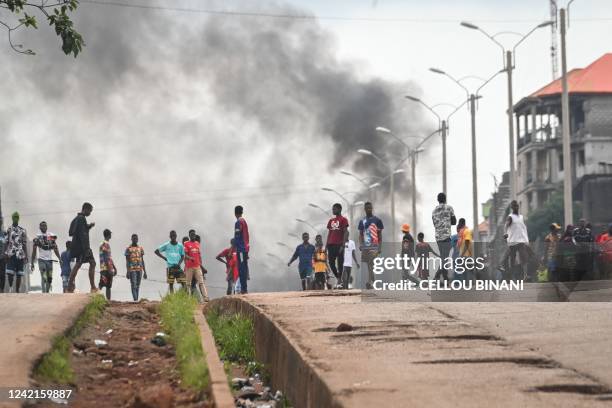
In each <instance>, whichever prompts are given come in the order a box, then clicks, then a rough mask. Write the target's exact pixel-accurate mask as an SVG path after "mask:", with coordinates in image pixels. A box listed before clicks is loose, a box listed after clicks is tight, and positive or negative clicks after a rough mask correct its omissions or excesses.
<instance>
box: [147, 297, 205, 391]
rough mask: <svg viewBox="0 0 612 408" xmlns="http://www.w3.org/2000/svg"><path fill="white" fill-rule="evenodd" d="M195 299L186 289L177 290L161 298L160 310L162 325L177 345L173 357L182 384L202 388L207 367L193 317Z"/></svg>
mask: <svg viewBox="0 0 612 408" xmlns="http://www.w3.org/2000/svg"><path fill="white" fill-rule="evenodd" d="M197 304H198V302H197V301H196V300H195V299H194V298H193V297H191V296H189V295H188V294H187V292H185V291H182V290H180V291H177V292H175V293H173V294H169V295H167V296H165V297H164V298H163V299H162V302H161V305H160V308H159V312H160V315H161V325H162V327H163V329H164V331H165V332H166V334H168V335H169V338H170V342H171V343H172V344H173V345H174V347H175V349H176V360H177V364H178V369H179V372H180V374H181V379H182V384H183V385H184V386H186V387H187V388H190V389H193V390H196V391H201V390H204V389H206V388H208V383H209V377H208V367H207V366H206V361H205V360H204V351H203V350H202V342H201V339H200V331H199V330H198V326H197V325H196V323H195V321H194V320H193V312H194V310H195V308H196V307H197Z"/></svg>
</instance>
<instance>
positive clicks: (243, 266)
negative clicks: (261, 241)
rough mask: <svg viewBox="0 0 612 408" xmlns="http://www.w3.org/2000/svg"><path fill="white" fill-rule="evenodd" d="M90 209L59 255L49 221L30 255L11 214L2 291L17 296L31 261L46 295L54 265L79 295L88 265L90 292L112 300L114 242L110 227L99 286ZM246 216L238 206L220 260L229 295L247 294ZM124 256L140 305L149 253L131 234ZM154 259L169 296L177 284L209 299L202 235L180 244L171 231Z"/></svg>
mask: <svg viewBox="0 0 612 408" xmlns="http://www.w3.org/2000/svg"><path fill="white" fill-rule="evenodd" d="M92 211H93V205H92V204H90V203H87V202H86V203H84V204H83V205H82V208H81V211H80V212H79V213H78V214H77V216H76V217H75V218H74V219H73V220H72V222H71V223H70V227H69V230H68V234H69V236H70V237H71V240H70V241H67V242H66V243H65V250H64V251H63V252H61V253H60V251H59V248H58V242H57V241H58V237H57V235H56V234H54V233H52V232H50V231H49V230H48V226H47V223H46V222H45V221H42V222H41V223H40V224H39V232H38V233H37V234H36V236H35V237H34V239H33V241H32V248H33V249H32V253H31V255H30V254H29V253H28V252H29V251H28V243H29V241H28V236H27V233H26V230H25V228H23V227H22V226H21V225H19V221H20V215H19V213H18V212H15V213H13V214H12V217H11V218H12V224H11V226H10V227H9V228H8V229H7V231H6V232H4V231H3V230H2V229H1V228H0V291H2V292H3V291H4V288H5V285H6V283H8V291H9V292H12V291H14V292H19V291H20V288H21V286H22V279H23V277H24V276H25V270H26V266H27V265H28V262H29V263H30V265H29V266H30V268H31V270H34V268H35V262H36V261H37V263H38V270H39V272H40V279H41V290H42V292H43V293H49V292H51V288H52V282H53V275H54V273H53V269H54V268H53V265H54V263H59V267H60V276H61V280H62V289H63V292H64V293H73V292H74V291H75V281H76V278H77V275H78V273H79V271H80V270H81V268H82V267H83V266H84V265H86V266H87V269H88V277H89V284H90V291H91V293H97V292H99V291H101V290H102V289H104V290H105V294H106V297H107V298H108V299H110V298H111V295H112V293H111V290H112V287H113V280H114V279H115V277H116V276H117V266H116V263H115V261H114V259H113V255H112V250H111V244H110V241H111V239H112V236H113V235H112V232H111V230H110V229H104V231H103V232H102V236H103V240H102V242H101V244H100V245H99V247H98V249H99V257H98V260H99V281H98V283H97V285H96V282H95V272H96V266H97V264H96V260H95V257H94V253H93V249H92V245H91V241H90V231H91V230H92V229H93V228H94V227H95V223H93V222H92V223H89V222H88V221H87V217H89V216H90V215H91V213H92ZM243 212H244V209H243V207H242V206H236V207H235V209H234V215H235V217H236V222H235V224H234V229H233V233H232V236H233V238H232V239H231V241H230V247H229V248H226V249H224V250H223V251H221V253H220V254H219V255H218V256H217V257H216V259H217V260H219V261H220V262H222V263H223V264H224V265H225V266H226V279H227V282H228V285H227V293H228V294H231V293H242V294H245V293H247V292H248V290H247V288H248V280H249V267H248V258H249V248H250V246H249V229H248V224H247V222H246V220H245V219H244V218H243ZM54 255H55V258H56V259H54ZM123 255H124V257H125V262H126V264H125V265H126V274H125V277H126V278H127V279H129V281H130V286H131V292H132V298H133V300H134V301H138V299H139V295H140V285H141V281H142V279H148V276H147V270H146V266H145V261H144V255H145V251H144V249H143V247H142V246H140V245H139V243H138V234H135V233H134V234H132V236H131V242H130V244H129V245H128V246H127V247H126V249H125V251H124V252H123ZM155 255H157V256H158V257H160V258H161V259H163V260H164V262H165V263H166V268H165V269H166V283H167V284H168V290H169V292H174V285H175V284H179V285H180V286H181V289H183V290H185V291H187V292H189V293H192V294H195V295H197V297H198V298H199V299H200V300H201V301H202V302H206V301H208V291H207V289H206V284H205V276H206V273H207V270H206V269H205V268H204V266H203V263H202V249H201V243H200V236H199V235H198V234H197V233H196V231H195V230H194V229H191V230H189V232H188V236H186V237H184V238H183V240H182V242H178V240H177V233H176V231H174V230H173V231H170V234H169V240H168V241H167V242H164V243H163V244H161V245H160V246H159V247H158V248H156V249H155ZM13 286H14V289H13Z"/></svg>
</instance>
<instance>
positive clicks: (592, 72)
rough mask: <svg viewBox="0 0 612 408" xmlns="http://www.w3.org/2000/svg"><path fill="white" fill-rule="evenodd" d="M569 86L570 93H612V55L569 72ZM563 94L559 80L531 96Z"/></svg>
mask: <svg viewBox="0 0 612 408" xmlns="http://www.w3.org/2000/svg"><path fill="white" fill-rule="evenodd" d="M567 84H568V87H569V91H570V93H597V94H602V93H612V53H608V54H604V55H603V56H602V57H601V58H599V59H598V60H596V61H595V62H593V63H592V64H591V65H589V66H588V67H586V68H577V69H573V70H571V71H569V72H568V73H567ZM561 92H562V87H561V79H557V80H555V81H553V82H551V83H550V84H548V85H546V86H545V87H543V88H541V89H539V90H537V91H536V92H534V93H533V94H531V97H535V98H538V97H542V96H552V95H557V94H560V93H561Z"/></svg>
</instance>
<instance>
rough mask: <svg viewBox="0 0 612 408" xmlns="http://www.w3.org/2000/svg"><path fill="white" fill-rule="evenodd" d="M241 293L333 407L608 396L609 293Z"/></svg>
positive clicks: (591, 403)
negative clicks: (471, 297)
mask: <svg viewBox="0 0 612 408" xmlns="http://www.w3.org/2000/svg"><path fill="white" fill-rule="evenodd" d="M241 299H242V300H243V301H246V302H249V303H250V304H252V305H254V306H255V307H256V308H258V309H259V310H260V311H262V312H263V313H264V314H265V315H266V316H268V317H269V318H271V320H273V321H274V322H275V324H276V325H277V326H278V327H279V328H280V329H281V330H282V331H283V332H284V334H285V336H286V337H287V339H288V342H287V343H288V344H290V346H289V347H294V348H296V349H297V350H298V351H299V353H300V355H301V356H302V357H303V359H304V360H306V362H307V364H309V366H311V367H313V368H314V370H315V372H316V376H318V377H319V378H320V380H322V381H323V382H324V383H325V384H326V386H327V387H328V388H329V389H330V390H331V394H332V396H333V403H334V404H337V405H339V406H345V407H358V406H359V407H372V406H390V407H425V406H428V407H583V406H584V407H587V406H588V407H598V406H610V405H612V390H611V389H612V375H611V373H610V371H611V370H610V369H609V366H610V364H609V362H610V355H611V353H610V351H611V349H610V347H611V346H610V345H611V344H612V343H611V341H612V324H611V322H610V316H612V306H611V305H610V304H609V303H607V304H605V303H598V304H588V303H576V304H559V303H556V304H545V303H537V304H536V303H514V304H513V303H482V304H478V303H416V302H414V303H411V302H403V301H389V300H384V299H371V298H364V297H363V295H362V294H361V293H360V292H359V291H349V292H335V293H330V292H318V293H317V292H309V293H299V292H294V293H273V294H272V293H271V294H251V295H248V296H244V297H242V298H241ZM340 323H346V324H348V325H350V326H351V327H352V330H350V331H341V332H340V331H337V328H338V326H339V324H340ZM258 335H260V336H262V337H264V340H263V341H265V334H263V333H259V334H258ZM260 341H261V339H260ZM271 346H272V345H271ZM274 346H275V347H276V346H277V345H274ZM277 352H279V353H282V352H283V351H282V350H280V349H279V350H278V351H277ZM294 381H309V379H308V378H303V379H300V378H295V379H294ZM301 398H303V400H302V401H293V402H294V403H295V404H296V405H297V406H298V407H300V406H309V405H308V404H304V403H303V401H307V400H308V398H309V396H308V395H304V396H301Z"/></svg>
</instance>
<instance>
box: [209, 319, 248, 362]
mask: <svg viewBox="0 0 612 408" xmlns="http://www.w3.org/2000/svg"><path fill="white" fill-rule="evenodd" d="M206 317H207V320H208V325H209V326H210V329H211V330H212V333H213V336H214V338H215V342H216V343H217V345H218V346H219V354H220V357H221V359H223V360H229V361H232V362H238V363H245V364H246V363H249V362H251V361H253V360H254V359H255V344H254V340H253V337H254V328H253V322H252V321H251V319H249V318H247V317H244V316H241V315H238V314H235V315H223V314H220V313H219V311H218V310H216V309H213V310H211V311H210V312H209V313H208V314H207V316H206Z"/></svg>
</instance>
